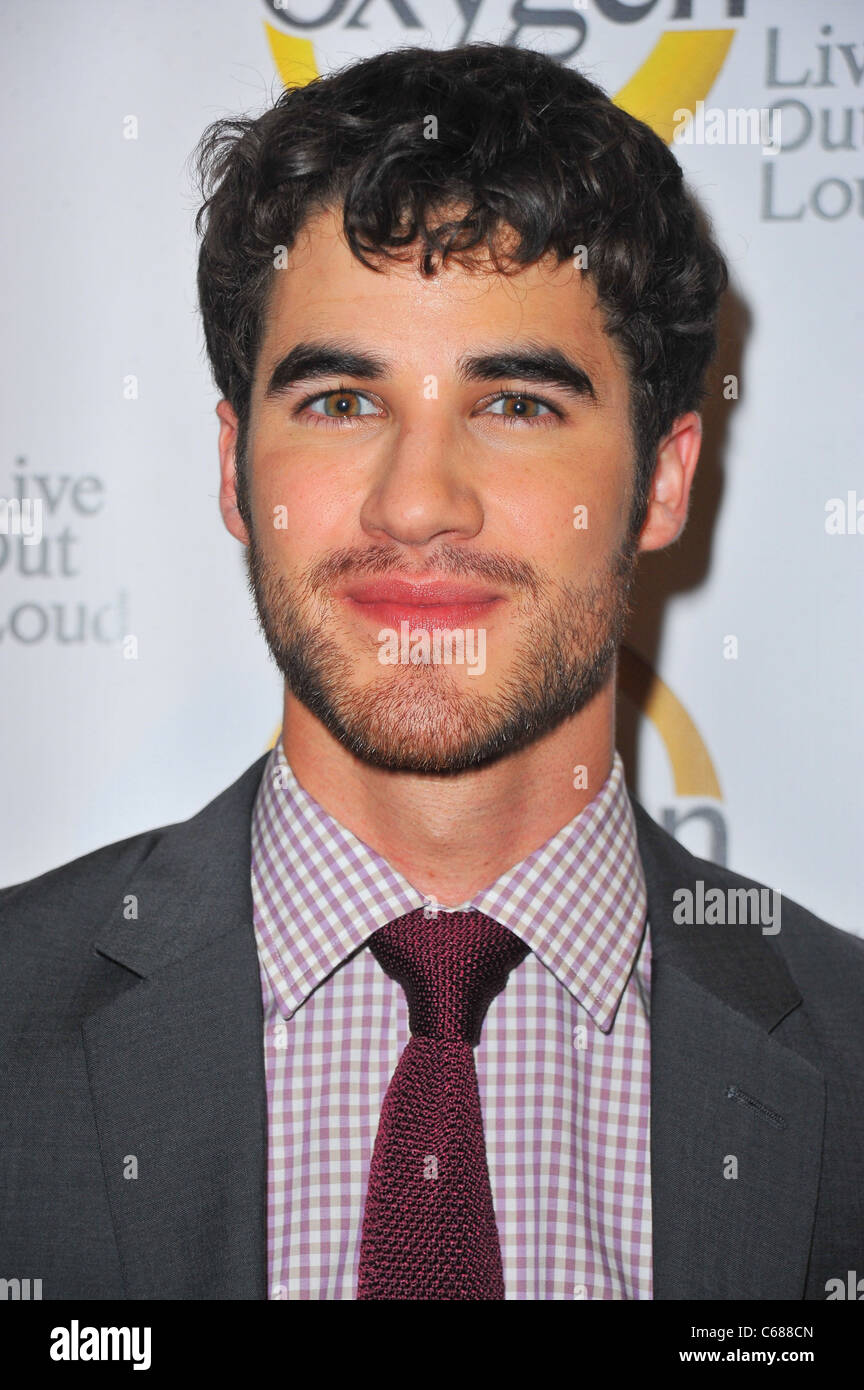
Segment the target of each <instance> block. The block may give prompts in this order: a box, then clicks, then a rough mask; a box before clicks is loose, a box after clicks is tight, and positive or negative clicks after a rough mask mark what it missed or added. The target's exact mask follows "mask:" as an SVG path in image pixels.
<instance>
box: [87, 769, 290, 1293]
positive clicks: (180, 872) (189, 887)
mask: <svg viewBox="0 0 864 1390" xmlns="http://www.w3.org/2000/svg"><path fill="white" fill-rule="evenodd" d="M264 762H265V759H263V758H262V759H260V760H259V761H258V762H257V763H256V764H254V765H253V767H251V768H250V769H249V770H248V771H247V772H246V773H245V774H244V775H243V777H241V778H240V780H239V781H238V782H237V783H235V784H234V786H233V787H230V788H229V789H228V790H227V791H226V792H224V793H222V795H221V796H219V797H218V798H217V799H216V800H215V801H214V802H212V803H211V804H210V805H209V806H207V807H206V808H205V809H204V810H203V811H202V812H201V813H200V814H199V815H197V816H195V817H194V818H193V819H192V820H190V821H187V822H185V823H183V824H182V825H177V826H172V827H170V828H169V829H168V830H167V831H166V832H165V833H164V834H163V835H162V836H161V838H160V839H159V840H158V841H157V843H156V845H155V847H154V849H153V850H152V852H151V854H150V855H149V857H148V858H147V859H146V860H145V862H144V864H143V865H142V867H141V869H140V871H139V873H138V874H137V876H136V878H135V880H134V881H133V882H130V884H129V886H128V890H127V892H128V894H129V895H131V896H132V897H134V900H135V902H136V903H137V914H138V915H137V919H133V920H125V919H124V917H123V904H121V903H118V909H117V919H116V921H114V922H111V923H108V924H106V927H105V928H104V930H103V931H102V933H101V934H100V936H99V938H98V939H97V942H96V950H97V952H98V953H99V954H100V955H101V956H103V957H104V970H105V971H106V972H107V973H108V976H109V979H108V981H107V983H106V984H104V985H103V988H102V997H103V998H104V993H105V990H106V989H107V990H108V992H109V993H110V995H111V997H110V999H109V1002H107V1003H105V1004H103V1005H102V1006H101V1007H99V1008H98V1009H97V1010H96V1011H95V1012H93V1013H91V1014H90V1015H89V1016H88V1017H87V1018H86V1019H85V1020H84V1023H83V1025H82V1033H83V1038H84V1048H85V1054H86V1058H87V1070H88V1077H89V1081H90V1087H91V1092H92V1097H93V1107H94V1115H95V1121H96V1129H97V1133H98V1139H99V1145H100V1149H101V1154H102V1165H103V1171H104V1174H105V1182H106V1187H107V1192H108V1198H109V1201H110V1204H111V1212H112V1217H113V1222H114V1228H115V1234H116V1239H117V1244H118V1248H119V1252H120V1258H121V1265H122V1269H123V1274H124V1282H125V1287H126V1293H127V1297H129V1298H135V1299H187V1298H205V1299H263V1298H266V1296H267V1289H266V1162H267V1151H266V1128H267V1112H266V1087H265V1077H264V1061H263V1051H262V1011H261V988H260V982H259V974H258V960H257V952H256V946H255V936H254V928H253V917H252V900H251V890H250V818H251V811H252V805H253V802H254V797H255V792H256V790H257V787H258V784H259V782H260V778H261V773H262V770H263V765H264ZM128 901H129V899H128V898H127V899H126V902H127V903H128ZM135 1174H137V1176H136V1175H135Z"/></svg>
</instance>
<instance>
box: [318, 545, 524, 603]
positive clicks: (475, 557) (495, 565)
mask: <svg viewBox="0 0 864 1390" xmlns="http://www.w3.org/2000/svg"><path fill="white" fill-rule="evenodd" d="M397 571H398V574H399V577H400V579H411V578H412V577H414V576H415V575H422V576H424V577H426V576H428V575H429V574H430V573H434V574H435V575H436V576H438V577H443V576H444V575H447V576H454V577H456V578H459V579H465V578H477V579H485V580H488V581H489V582H491V583H493V584H497V585H509V586H510V587H511V588H514V589H524V590H526V591H527V592H528V593H529V594H530V595H531V596H532V598H534V599H539V597H540V595H541V594H542V593H543V591H544V590H545V588H546V583H545V581H544V580H543V579H542V577H541V576H540V574H539V573H538V571H537V570H536V569H535V568H534V566H533V565H531V564H529V563H528V562H527V561H526V560H519V559H515V558H514V557H512V556H509V555H500V554H496V553H494V552H490V551H465V550H460V549H459V548H458V547H457V546H447V545H443V546H440V547H439V548H438V549H437V550H436V551H435V552H434V554H431V555H429V556H428V557H427V558H426V560H425V563H424V565H423V568H422V569H418V568H417V567H416V566H413V567H412V566H410V565H407V564H406V563H405V556H404V554H403V553H402V551H400V550H399V548H398V547H397V546H388V545H379V546H372V547H371V548H366V549H363V550H361V549H358V548H355V547H350V546H349V547H345V548H344V549H341V550H334V551H333V552H332V554H330V555H327V556H324V557H323V558H322V559H321V560H318V561H317V562H316V563H315V564H314V565H312V566H311V568H310V569H309V570H308V571H307V572H306V574H305V576H304V588H306V589H307V590H309V591H310V592H313V593H314V592H316V591H319V590H321V589H327V588H330V587H332V585H333V584H334V583H336V582H337V581H338V580H344V579H347V578H357V577H360V576H365V575H382V574H392V573H394V572H397Z"/></svg>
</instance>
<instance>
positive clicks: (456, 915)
mask: <svg viewBox="0 0 864 1390" xmlns="http://www.w3.org/2000/svg"><path fill="white" fill-rule="evenodd" d="M369 949H370V951H371V952H372V954H373V956H374V957H375V959H376V960H377V961H378V963H379V965H380V966H381V967H382V969H383V970H385V971H386V972H387V974H388V975H390V976H391V977H392V978H393V979H394V980H398V982H399V984H400V985H401V986H402V988H403V989H404V991H405V995H406V998H407V1000H408V1011H409V1015H410V1020H411V1032H412V1034H413V1035H414V1037H420V1038H462V1039H463V1040H464V1041H465V1042H467V1043H469V1044H470V1045H471V1047H475V1046H476V1045H477V1043H478V1042H479V1041H480V1030H481V1029H482V1027H483V1020H484V1018H485V1017H486V1010H487V1009H488V1008H489V1005H490V1004H491V1003H492V1000H493V999H494V998H495V995H496V994H500V992H501V990H502V989H503V988H504V986H505V984H506V983H507V976H508V975H509V973H510V971H511V970H512V969H513V967H514V966H515V965H518V964H519V963H520V961H523V960H524V959H525V957H526V956H527V954H528V947H527V946H526V945H525V943H524V942H523V941H520V940H519V937H518V936H516V935H514V933H513V932H512V931H508V929H507V927H502V926H501V924H500V923H499V922H495V921H493V919H492V918H491V917H487V916H486V915H485V913H483V912H443V911H442V912H439V913H438V914H437V915H436V916H433V917H427V916H426V915H425V914H424V911H423V909H422V908H418V909H417V911H416V912H408V913H406V915H405V916H404V917H397V918H396V920H395V922H388V924H387V926H386V927H381V928H380V929H379V930H378V931H376V932H374V933H373V935H372V936H371V937H370V938H369Z"/></svg>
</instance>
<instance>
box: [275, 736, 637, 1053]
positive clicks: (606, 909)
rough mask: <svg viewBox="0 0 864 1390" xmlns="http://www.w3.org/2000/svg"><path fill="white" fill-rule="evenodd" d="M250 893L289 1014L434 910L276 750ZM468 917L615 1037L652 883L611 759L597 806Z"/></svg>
mask: <svg viewBox="0 0 864 1390" xmlns="http://www.w3.org/2000/svg"><path fill="white" fill-rule="evenodd" d="M252 893H253V901H254V906H255V927H256V935H257V938H258V950H259V956H260V959H261V964H262V969H263V973H264V977H265V985H266V987H267V988H268V989H269V992H270V994H271V996H272V998H273V999H274V1000H275V1002H276V1005H277V1007H278V1008H279V1011H280V1013H281V1014H283V1016H285V1017H290V1016H291V1014H293V1013H294V1012H296V1010H297V1009H298V1008H299V1007H300V1006H301V1004H303V1003H304V1001H305V1000H306V999H307V998H308V997H309V995H310V994H311V993H312V991H313V990H314V989H315V988H317V986H318V985H319V984H321V983H322V981H323V980H325V979H327V977H328V976H329V975H331V974H332V973H333V971H334V970H336V969H337V968H338V967H339V966H340V965H341V964H342V963H343V962H344V961H345V960H346V959H347V957H348V956H349V955H351V954H353V952H355V951H356V950H358V949H359V948H360V947H361V946H363V945H364V943H365V942H366V941H367V940H368V938H369V937H370V936H371V935H372V933H373V932H374V931H377V930H378V928H379V927H383V926H385V925H386V924H387V923H388V922H392V921H393V920H394V918H396V917H401V916H403V915H404V914H405V913H406V912H413V911H415V910H416V909H417V908H421V907H424V906H427V905H428V904H429V903H430V899H429V898H428V897H427V896H426V895H424V894H423V893H421V892H420V891H419V890H418V889H416V888H414V887H413V886H412V885H411V884H410V883H409V882H408V880H407V879H406V878H404V877H403V875H402V874H400V873H399V871H398V870H397V869H394V868H393V866H392V865H391V864H389V863H388V862H387V860H386V859H384V858H383V857H382V856H381V855H380V854H378V853H377V852H376V851H375V850H373V849H372V848H371V847H370V846H369V845H366V844H364V843H363V841H362V840H360V839H358V838H357V836H356V835H354V834H353V833H352V832H351V831H350V830H348V829H347V828H346V827H345V826H343V825H341V824H340V823H339V822H338V821H337V820H336V819H335V818H334V817H333V816H332V815H330V813H329V812H328V811H325V809H324V807H323V806H321V805H320V804H319V803H318V802H317V801H316V800H315V799H314V798H313V797H312V796H310V795H309V793H308V792H307V791H306V790H305V789H304V788H303V787H301V786H300V784H299V782H298V781H297V779H296V777H295V776H294V772H293V770H292V769H291V767H290V765H289V763H288V762H287V760H286V758H285V754H284V751H283V749H282V743H281V740H280V741H279V742H278V743H277V744H276V746H275V748H274V749H273V751H272V753H271V755H270V758H269V760H268V762H267V764H266V766H265V769H264V775H263V777H262V779H261V784H260V787H259V789H258V794H257V796H256V800H255V806H254V809H253V813H252ZM471 908H475V909H477V910H478V911H480V912H485V913H486V914H487V915H488V916H489V917H493V918H494V919H495V921H496V922H500V923H501V925H502V926H505V927H508V928H509V929H510V930H511V931H512V932H515V934H516V935H517V936H519V937H520V938H521V940H522V941H524V942H525V944H526V945H527V946H528V947H529V949H530V950H531V951H532V952H533V953H534V955H535V956H536V957H537V958H538V960H540V961H541V962H542V963H543V965H545V966H546V967H547V969H549V970H551V971H552V973H553V974H554V975H555V977H556V978H557V979H558V980H559V981H560V983H561V984H562V985H563V986H564V987H565V989H567V990H569V992H570V993H571V994H572V995H573V997H574V998H575V999H577V1000H578V1001H579V1003H580V1004H581V1005H582V1006H583V1008H584V1009H585V1010H586V1012H587V1013H588V1014H589V1016H590V1017H591V1018H592V1020H593V1021H594V1023H595V1024H596V1025H597V1027H598V1028H600V1029H602V1031H603V1032H608V1030H609V1029H610V1028H611V1026H612V1023H613V1022H614V1018H615V1014H616V1012H617V1009H618V1005H619V1004H620V1002H621V997H622V995H623V993H624V989H625V988H626V985H627V980H628V979H629V977H630V974H631V971H632V969H633V966H634V964H635V961H636V958H637V956H638V955H639V948H640V943H641V942H642V938H643V934H644V935H645V936H646V938H647V933H644V928H645V919H646V893H645V880H644V875H643V872H642V863H641V860H640V858H639V851H638V843H637V838H636V826H635V820H634V816H633V808H632V805H631V802H630V798H629V796H628V795H627V788H626V784H625V781H624V768H623V764H622V761H621V758H620V755H619V754H618V752H617V750H616V752H615V753H614V756H613V760H612V768H611V770H610V773H609V776H608V777H607V779H606V781H605V782H604V784H603V786H602V787H601V788H600V790H599V792H598V793H597V795H596V796H595V797H594V798H593V800H592V801H591V802H589V804H588V805H587V806H586V807H585V808H584V809H583V810H582V811H580V813H579V814H578V815H577V816H576V817H574V819H573V820H572V821H570V822H569V823H568V824H567V825H565V826H563V827H562V829H561V830H559V831H558V832H557V833H556V834H555V835H554V836H553V837H552V838H551V839H550V840H548V841H547V842H546V844H545V845H541V847H540V848H539V849H537V850H535V851H534V852H533V853H532V854H530V855H528V857H527V858H526V859H523V860H522V861H521V863H519V864H517V865H515V866H514V867H512V868H510V869H508V870H507V871H506V872H505V873H503V874H502V875H501V876H500V878H498V879H496V881H495V882H494V883H493V884H492V885H491V886H490V887H488V888H485V889H483V890H481V891H480V892H479V893H477V894H475V895H474V897H472V898H471V899H470V901H469V902H466V903H460V904H459V910H461V911H468V910H469V909H471ZM441 910H442V911H443V910H444V909H441ZM647 950H648V944H647V940H646V945H645V951H647Z"/></svg>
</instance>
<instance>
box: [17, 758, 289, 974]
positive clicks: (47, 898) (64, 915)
mask: <svg viewBox="0 0 864 1390" xmlns="http://www.w3.org/2000/svg"><path fill="white" fill-rule="evenodd" d="M267 756H268V755H267V754H265V755H264V756H263V757H262V758H259V759H258V760H257V761H256V762H255V763H253V764H252V766H251V767H250V768H247V770H246V771H245V772H244V773H243V774H242V775H241V776H240V777H239V778H238V779H237V781H236V782H234V783H232V785H231V786H230V787H228V788H226V789H225V790H224V791H222V792H220V793H219V794H218V796H216V797H214V799H213V800H212V801H210V802H208V804H207V805H206V806H205V807H204V808H203V809H202V810H200V811H198V812H196V813H195V815H193V816H190V817H189V819H188V820H185V821H175V822H170V823H167V824H165V825H162V826H158V827H155V828H153V829H150V830H144V831H141V832H139V833H138V834H136V835H130V836H128V837H127V838H126V839H123V840H116V841H114V842H113V843H112V844H108V845H103V846H101V847H100V848H99V849H95V850H91V851H89V852H88V853H87V854H82V855H80V856H79V857H78V858H76V859H72V860H70V861H69V862H68V863H66V864H61V865H59V866H58V867H57V868H54V869H49V870H47V872H45V873H43V874H39V875H38V876H37V877H35V878H31V879H27V880H24V881H22V882H21V883H14V884H10V885H9V886H7V887H5V888H2V889H0V953H4V954H5V953H7V952H11V953H12V954H13V955H15V954H17V953H18V952H19V951H20V952H22V953H24V954H26V955H32V953H33V950H34V948H35V947H36V945H37V943H38V941H39V940H40V936H44V934H46V933H47V934H48V936H49V937H50V940H51V942H52V944H53V947H54V949H55V950H56V947H57V945H58V943H59V942H60V941H61V940H62V939H63V938H64V937H66V936H69V937H72V938H73V939H76V940H77V939H79V938H80V935H81V932H82V929H88V928H89V929H90V930H91V932H92V933H94V934H95V932H96V931H97V930H98V928H99V927H100V925H101V924H102V923H103V922H104V921H105V920H106V918H107V917H109V916H110V915H111V914H114V915H117V916H119V915H120V914H122V910H123V898H124V894H125V893H128V892H129V885H130V884H131V883H132V882H133V880H134V879H135V877H136V876H137V875H138V874H139V873H140V871H141V869H142V868H143V867H144V866H145V865H146V863H147V861H148V860H149V859H150V857H151V856H152V855H153V854H154V852H155V851H156V850H157V849H159V847H160V846H162V845H163V844H165V845H167V844H170V843H171V842H172V840H177V839H179V838H180V837H182V836H183V833H184V832H186V831H187V830H194V828H195V827H196V825H197V824H198V823H199V822H204V821H207V822H208V823H210V822H218V821H219V820H220V818H222V817H223V813H224V811H225V810H226V809H227V808H228V807H229V806H230V807H231V808H232V809H234V808H235V807H236V805H237V803H238V802H242V806H243V809H244V810H246V808H248V807H249V806H250V805H251V800H252V799H253V798H254V792H255V789H256V788H257V785H258V782H259V781H260V778H261V773H262V771H263V768H264V764H265V762H266V760H267ZM247 814H248V811H247ZM178 832H179V834H178Z"/></svg>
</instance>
